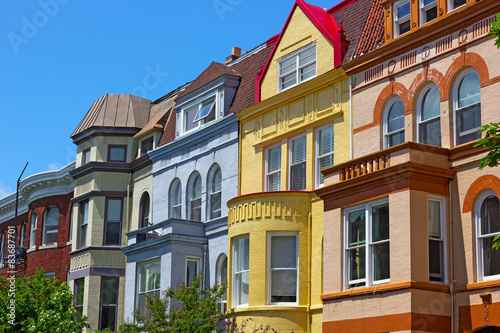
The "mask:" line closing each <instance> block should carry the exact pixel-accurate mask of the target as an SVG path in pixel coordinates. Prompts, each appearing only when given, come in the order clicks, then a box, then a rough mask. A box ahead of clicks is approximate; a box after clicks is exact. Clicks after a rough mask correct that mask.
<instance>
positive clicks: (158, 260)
mask: <svg viewBox="0 0 500 333" xmlns="http://www.w3.org/2000/svg"><path fill="white" fill-rule="evenodd" d="M152 264H157V265H159V267H160V269H159V272H160V285H159V286H158V288H156V289H151V290H147V291H142V292H141V278H142V275H141V268H142V267H143V266H146V265H152ZM135 282H136V288H137V289H136V292H135V306H134V309H135V310H139V296H140V295H141V294H144V295H148V294H149V295H151V294H152V293H158V297H160V296H161V258H160V257H156V258H153V259H150V260H147V261H142V262H139V263H137V274H136V281H135Z"/></svg>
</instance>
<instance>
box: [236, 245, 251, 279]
mask: <svg viewBox="0 0 500 333" xmlns="http://www.w3.org/2000/svg"><path fill="white" fill-rule="evenodd" d="M236 245H237V249H236V254H237V259H236V270H237V271H243V270H248V262H249V251H248V249H249V241H248V237H245V238H241V239H239V240H237V243H236Z"/></svg>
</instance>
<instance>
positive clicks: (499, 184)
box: [462, 175, 500, 213]
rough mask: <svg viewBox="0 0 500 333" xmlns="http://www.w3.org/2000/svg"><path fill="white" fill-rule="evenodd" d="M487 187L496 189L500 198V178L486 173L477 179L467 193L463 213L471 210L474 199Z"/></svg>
mask: <svg viewBox="0 0 500 333" xmlns="http://www.w3.org/2000/svg"><path fill="white" fill-rule="evenodd" d="M486 189H491V190H493V191H495V193H496V194H497V195H498V197H499V198H500V179H499V178H498V177H496V176H493V175H484V176H481V177H479V178H478V179H476V180H475V181H474V182H473V183H472V185H471V186H470V187H469V190H468V191H467V194H466V195H465V199H464V205H463V209H462V213H469V212H471V211H472V207H473V205H474V199H475V198H476V197H477V195H478V194H479V192H481V191H483V190H486Z"/></svg>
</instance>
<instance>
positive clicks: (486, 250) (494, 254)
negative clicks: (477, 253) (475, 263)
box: [482, 237, 500, 276]
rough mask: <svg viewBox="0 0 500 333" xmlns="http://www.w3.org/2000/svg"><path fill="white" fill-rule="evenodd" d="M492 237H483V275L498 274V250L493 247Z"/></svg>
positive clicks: (499, 254) (499, 263) (499, 252)
mask: <svg viewBox="0 0 500 333" xmlns="http://www.w3.org/2000/svg"><path fill="white" fill-rule="evenodd" d="M493 238H494V237H488V238H485V239H483V241H482V243H483V249H482V252H483V275H484V276H492V275H498V274H500V250H496V249H493V248H492V246H493Z"/></svg>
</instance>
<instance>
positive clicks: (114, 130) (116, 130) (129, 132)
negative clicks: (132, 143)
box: [73, 127, 141, 145]
mask: <svg viewBox="0 0 500 333" xmlns="http://www.w3.org/2000/svg"><path fill="white" fill-rule="evenodd" d="M140 130H141V128H138V127H90V128H89V129H86V130H85V131H83V132H81V133H79V134H77V135H75V136H74V137H73V143H74V144H76V145H78V144H80V143H81V142H82V141H83V140H88V139H91V138H93V137H96V136H130V137H133V136H134V135H136V134H137V133H138V132H139V131H140Z"/></svg>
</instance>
